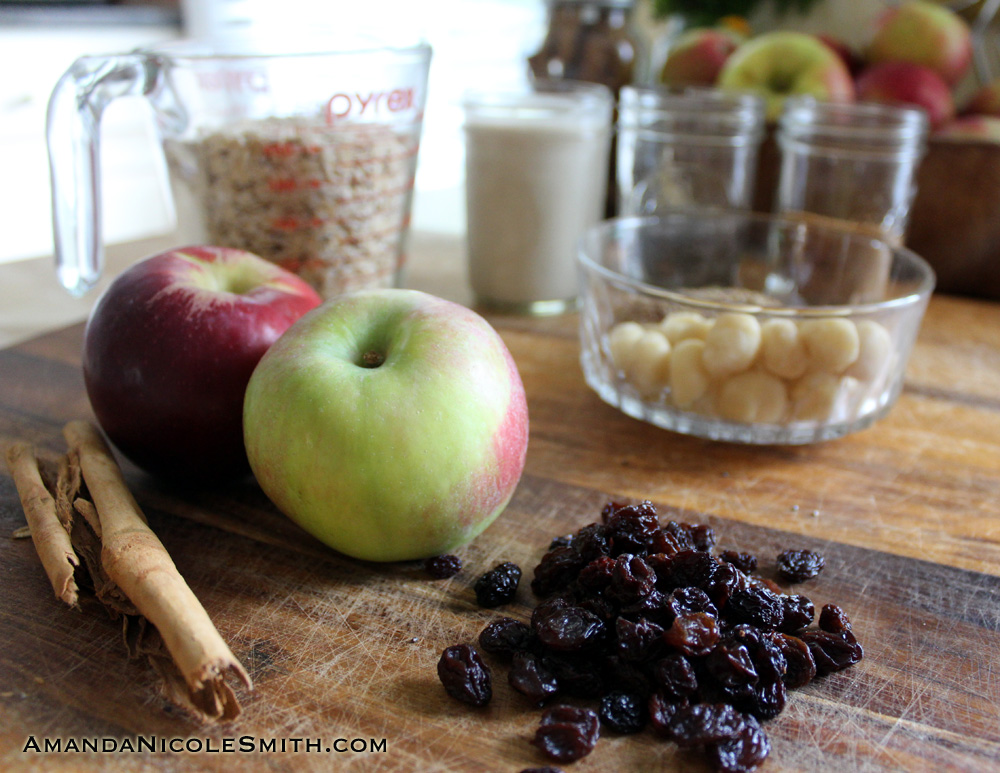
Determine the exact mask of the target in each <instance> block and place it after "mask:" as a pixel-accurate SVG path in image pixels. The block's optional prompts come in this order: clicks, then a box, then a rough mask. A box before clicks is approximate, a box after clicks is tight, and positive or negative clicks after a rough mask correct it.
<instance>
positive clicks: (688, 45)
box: [660, 27, 741, 86]
mask: <svg viewBox="0 0 1000 773" xmlns="http://www.w3.org/2000/svg"><path fill="white" fill-rule="evenodd" d="M740 42H741V38H740V36H739V35H737V34H736V33H734V32H731V31H730V30H724V29H714V28H709V27H699V28H696V29H691V30H688V31H687V32H684V33H683V34H682V35H681V36H680V37H678V38H677V41H676V42H675V43H674V45H673V46H672V47H671V49H670V52H669V53H668V54H667V59H666V61H665V62H664V63H663V69H662V70H661V71H660V81H661V82H662V83H663V84H664V85H667V86H714V85H715V83H716V81H717V80H718V78H719V73H720V72H721V71H722V66H723V65H724V64H725V62H726V59H728V58H729V55H730V54H731V53H733V51H735V50H736V47H737V46H738V45H739V44H740Z"/></svg>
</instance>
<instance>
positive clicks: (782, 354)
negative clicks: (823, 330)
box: [760, 319, 809, 379]
mask: <svg viewBox="0 0 1000 773" xmlns="http://www.w3.org/2000/svg"><path fill="white" fill-rule="evenodd" d="M760 351H761V357H762V358H763V361H764V367H765V368H767V369H768V370H769V371H770V372H771V373H773V374H774V375H775V376H778V377H780V378H787V379H796V378H799V377H800V376H802V374H803V373H805V372H806V368H807V367H808V366H809V354H808V352H806V347H805V344H804V343H803V342H802V338H801V337H800V336H799V327H798V325H796V324H795V323H794V322H792V320H790V319H769V320H767V321H766V322H764V324H763V325H761V326H760Z"/></svg>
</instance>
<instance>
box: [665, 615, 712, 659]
mask: <svg viewBox="0 0 1000 773" xmlns="http://www.w3.org/2000/svg"><path fill="white" fill-rule="evenodd" d="M663 640H664V641H665V642H666V643H667V644H669V645H670V646H671V647H674V648H676V649H678V650H680V651H681V652H682V653H683V654H685V655H694V656H700V655H707V654H708V653H709V652H711V651H712V648H713V647H714V646H715V645H716V644H718V642H719V626H718V625H717V624H716V622H715V618H714V617H712V616H711V615H707V614H705V613H704V612H691V613H688V614H683V615H678V616H677V617H676V618H675V619H674V622H673V624H672V625H671V626H670V628H668V629H667V630H666V632H665V633H664V634H663Z"/></svg>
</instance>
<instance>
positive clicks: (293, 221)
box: [271, 215, 300, 231]
mask: <svg viewBox="0 0 1000 773" xmlns="http://www.w3.org/2000/svg"><path fill="white" fill-rule="evenodd" d="M299 225H300V221H299V219H298V218H297V217H295V216H293V215H287V216H285V217H276V218H274V220H272V221H271V227H272V228H275V229H277V230H279V231H294V230H296V229H297V228H298V227H299Z"/></svg>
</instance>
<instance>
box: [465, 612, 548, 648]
mask: <svg viewBox="0 0 1000 773" xmlns="http://www.w3.org/2000/svg"><path fill="white" fill-rule="evenodd" d="M534 641H535V635H534V633H533V632H532V630H531V627H530V626H529V625H528V624H527V623H522V622H521V621H520V620H514V619H513V618H511V617H501V618H500V619H499V620H494V621H493V622H491V623H490V624H489V625H487V626H486V627H485V628H484V629H483V630H482V632H480V634H479V646H480V647H482V648H483V649H484V650H485V651H486V652H488V653H490V654H491V655H513V654H514V653H517V652H524V651H526V650H528V649H530V648H531V646H532V644H533V643H534Z"/></svg>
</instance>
